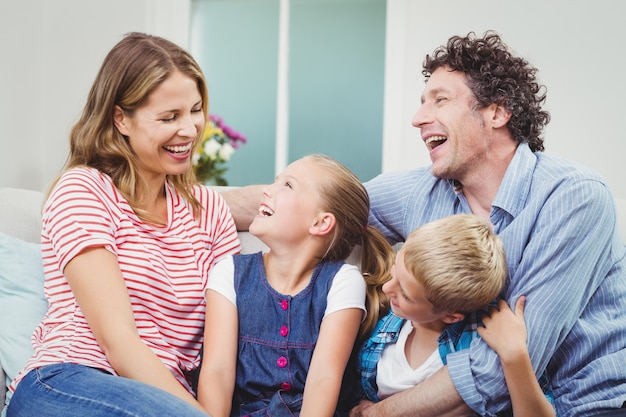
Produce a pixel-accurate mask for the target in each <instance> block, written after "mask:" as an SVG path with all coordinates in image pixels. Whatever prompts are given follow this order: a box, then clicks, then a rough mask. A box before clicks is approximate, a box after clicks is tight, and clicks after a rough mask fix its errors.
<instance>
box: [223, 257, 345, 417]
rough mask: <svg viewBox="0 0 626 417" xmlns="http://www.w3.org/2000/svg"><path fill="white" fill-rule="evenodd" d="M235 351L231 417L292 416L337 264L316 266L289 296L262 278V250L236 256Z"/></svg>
mask: <svg viewBox="0 0 626 417" xmlns="http://www.w3.org/2000/svg"><path fill="white" fill-rule="evenodd" d="M234 265H235V277H234V284H235V292H236V293H237V310H238V312H239V353H238V360H237V378H236V383H235V393H234V397H233V408H232V412H231V416H250V417H257V416H270V415H271V416H272V417H282V416H297V415H299V413H300V408H301V405H302V393H303V392H304V383H305V381H306V376H307V372H308V369H309V365H310V363H311V357H312V355H313V349H314V348H315V343H316V341H317V338H318V335H319V331H320V326H321V323H322V318H323V317H324V312H325V310H326V299H327V296H328V292H329V291H330V288H331V285H332V282H333V278H334V277H335V274H337V271H339V269H340V268H341V266H342V265H343V262H323V263H320V264H318V265H317V267H316V268H315V270H314V272H313V275H312V277H311V282H310V283H309V285H307V287H306V288H305V289H303V290H302V291H301V292H300V293H298V294H297V295H295V296H289V295H283V294H280V293H278V292H277V291H275V290H274V289H273V288H272V287H271V286H270V285H269V283H268V282H267V278H266V276H265V268H264V266H263V256H262V253H261V252H259V253H255V254H249V255H236V256H235V257H234Z"/></svg>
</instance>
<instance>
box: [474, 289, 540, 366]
mask: <svg viewBox="0 0 626 417" xmlns="http://www.w3.org/2000/svg"><path fill="white" fill-rule="evenodd" d="M525 302H526V297H525V296H523V295H522V296H520V297H519V298H518V299H517V302H516V303H515V313H513V311H511V309H510V308H509V305H508V304H507V303H506V301H505V300H500V301H498V308H496V307H490V308H489V314H488V315H486V316H485V317H483V324H484V327H478V334H479V335H480V337H481V338H482V339H483V340H484V341H485V342H487V344H488V345H489V346H490V347H491V348H492V349H493V350H494V351H495V352H496V353H497V354H498V356H500V360H501V361H507V360H514V359H516V357H517V356H518V355H520V354H526V353H527V351H528V349H527V347H526V336H527V334H526V324H525V323H524V304H525Z"/></svg>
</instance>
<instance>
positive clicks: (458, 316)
mask: <svg viewBox="0 0 626 417" xmlns="http://www.w3.org/2000/svg"><path fill="white" fill-rule="evenodd" d="M464 318H465V314H463V313H447V314H446V315H445V316H444V317H443V318H442V320H443V322H444V323H447V324H452V323H456V322H458V321H462V320H463V319H464Z"/></svg>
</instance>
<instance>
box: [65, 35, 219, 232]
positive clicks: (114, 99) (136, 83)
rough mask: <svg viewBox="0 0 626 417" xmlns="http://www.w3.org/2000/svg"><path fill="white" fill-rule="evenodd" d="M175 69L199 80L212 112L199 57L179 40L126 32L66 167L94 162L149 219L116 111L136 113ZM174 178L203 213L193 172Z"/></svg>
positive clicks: (96, 85) (75, 133) (97, 83)
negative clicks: (118, 108) (185, 48)
mask: <svg viewBox="0 0 626 417" xmlns="http://www.w3.org/2000/svg"><path fill="white" fill-rule="evenodd" d="M175 71H180V72H181V73H183V74H185V75H187V76H189V77H191V78H193V79H194V80H196V83H197V86H198V92H199V93H200V96H201V98H202V110H203V114H205V115H206V114H207V110H208V94H207V88H206V82H205V79H204V75H203V74H202V70H201V69H200V66H199V65H198V64H197V62H196V61H195V60H194V59H193V57H192V56H191V55H190V54H189V53H187V52H186V51H185V50H184V49H182V48H181V47H179V46H178V45H176V44H174V43H173V42H170V41H168V40H166V39H163V38H160V37H157V36H151V35H147V34H143V33H137V32H133V33H130V34H128V35H126V36H125V37H124V38H123V39H122V40H121V41H120V42H118V43H117V44H116V45H115V46H114V47H113V49H111V51H110V52H109V53H108V54H107V56H106V57H105V59H104V62H103V63H102V66H101V68H100V71H99V72H98V74H97V76H96V79H95V80H94V82H93V85H92V87H91V90H90V92H89V96H88V97H87V102H86V104H85V107H84V109H83V112H82V115H81V117H80V119H79V120H78V122H77V123H76V124H75V125H74V127H73V128H72V130H71V133H70V154H69V157H68V160H67V162H66V164H65V168H64V170H68V169H71V168H74V167H78V166H88V167H93V168H96V169H98V170H99V171H101V172H103V173H105V174H107V175H109V176H110V177H111V178H112V180H113V183H114V184H115V186H116V187H117V189H118V190H119V191H120V193H121V194H122V195H123V196H124V198H126V199H127V200H128V202H129V204H130V205H131V207H133V209H134V210H135V211H136V213H137V215H138V216H139V217H140V218H142V219H144V220H145V219H147V218H149V217H150V215H149V213H148V212H147V211H145V210H142V209H141V207H142V198H143V196H142V195H139V194H138V192H137V191H138V189H140V187H138V185H139V184H140V183H142V181H143V179H142V178H141V176H140V175H139V174H138V170H137V165H136V156H135V154H134V152H133V150H132V149H131V147H130V145H129V144H128V141H127V140H126V138H124V136H123V135H122V134H121V133H120V132H119V131H118V130H117V128H116V127H115V125H114V122H113V115H114V109H115V106H119V107H120V108H121V109H122V110H123V111H124V112H125V113H127V114H129V115H132V114H133V112H134V111H135V110H136V109H137V108H139V107H140V106H141V105H142V104H144V103H145V101H146V100H147V98H148V96H149V95H150V93H152V92H153V91H154V90H155V89H156V88H157V87H158V86H159V85H160V84H161V83H162V82H163V81H165V80H166V79H167V78H168V77H169V76H170V75H171V74H172V73H174V72H175ZM202 133H203V132H202V131H201V132H199V133H198V137H197V138H196V140H195V142H194V146H193V149H195V148H196V147H197V146H199V143H200V139H201V138H202ZM168 178H169V180H170V181H171V183H172V184H173V186H174V187H175V188H176V189H177V190H178V191H179V192H180V193H181V194H182V195H183V196H184V197H185V198H186V199H187V200H188V201H189V202H190V203H191V204H192V207H193V209H194V211H195V212H196V213H197V212H198V210H199V207H200V204H199V202H198V201H197V199H196V198H195V197H194V196H193V193H192V191H191V187H192V186H193V185H194V184H196V183H197V180H196V178H195V175H194V173H193V170H192V169H189V171H188V172H186V173H184V174H180V175H172V176H168Z"/></svg>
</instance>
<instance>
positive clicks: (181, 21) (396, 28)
mask: <svg viewBox="0 0 626 417" xmlns="http://www.w3.org/2000/svg"><path fill="white" fill-rule="evenodd" d="M190 2H191V0H108V1H96V0H29V1H22V0H0V126H2V133H0V187H2V186H11V187H24V188H30V189H35V190H45V189H46V188H47V186H48V184H49V182H50V181H51V180H52V178H54V176H55V175H56V174H57V173H58V171H59V170H60V169H61V167H62V165H63V163H64V161H65V157H66V155H67V151H68V145H67V142H68V139H67V138H68V133H69V129H70V128H71V126H72V124H73V123H74V122H75V120H76V118H77V117H78V115H79V113H80V111H81V110H82V106H83V105H84V100H85V97H86V95H87V93H88V90H89V87H90V85H91V83H92V81H93V79H94V77H95V75H96V71H97V70H98V68H99V66H100V64H101V62H102V59H103V58H104V55H105V54H106V53H107V52H108V50H109V49H110V48H111V47H112V46H113V45H114V44H115V43H116V42H117V41H118V40H119V39H121V37H122V35H123V34H124V33H126V32H129V31H146V32H151V33H154V34H157V35H161V36H164V37H167V38H169V39H172V40H173V41H175V42H177V43H179V44H181V45H182V46H184V47H187V44H188V33H189V10H190ZM625 14H626V2H622V1H621V0H597V1H594V2H590V1H588V0H551V1H549V2H547V1H545V0H525V1H523V2H520V1H513V0H480V1H474V2H466V1H461V0H441V1H439V2H430V1H422V0H388V8H387V19H388V24H387V31H388V38H387V58H386V80H385V115H384V120H385V122H384V124H385V125H384V155H383V170H392V169H398V168H403V167H414V166H423V165H428V164H429V163H430V161H429V158H428V155H427V153H426V151H425V149H424V148H423V145H422V144H421V140H420V139H419V131H418V130H417V129H414V128H413V127H411V125H410V121H411V117H412V115H413V113H414V112H415V110H417V108H418V105H419V96H420V94H421V91H422V88H423V79H422V76H421V62H422V60H423V57H424V56H425V54H427V53H429V52H432V50H433V49H434V48H435V47H436V46H439V45H441V44H443V43H445V41H446V40H447V39H448V38H449V37H450V36H451V35H453V34H466V33H467V32H468V31H470V30H473V31H475V32H477V33H479V34H481V33H482V32H484V31H485V30H486V29H495V30H497V31H499V32H500V33H501V34H502V36H503V38H504V39H505V41H506V42H507V43H508V44H509V45H510V46H511V47H513V48H514V49H515V50H516V51H517V52H518V53H519V54H521V55H523V56H524V57H526V58H527V59H529V60H530V61H531V63H532V64H534V65H535V66H537V67H538V68H539V70H540V71H539V74H538V75H539V77H540V79H541V80H542V81H543V82H544V83H545V84H546V85H547V87H548V101H547V103H546V107H547V110H549V111H550V112H551V114H552V121H551V123H550V125H549V126H548V128H547V130H546V135H545V138H546V149H547V152H549V153H554V154H558V155H562V156H564V157H567V158H569V159H572V160H576V161H579V162H581V163H583V164H585V165H588V166H590V167H592V168H594V169H596V170H597V171H599V172H600V173H601V174H602V175H603V177H604V178H605V179H606V181H607V183H608V184H609V187H611V189H612V190H613V192H614V194H615V195H616V196H617V197H621V198H626V184H625V182H624V180H623V177H624V176H625V175H624V174H626V169H624V166H625V165H626V144H625V143H626V140H624V139H623V133H622V129H621V128H622V118H623V117H626V102H625V100H626V81H625V80H624V76H623V75H622V74H621V72H622V71H621V70H622V69H623V68H625V67H626V57H625V55H626V54H625V53H624V52H625V51H624V49H625V48H624V45H626V29H624V26H623V16H624V15H625Z"/></svg>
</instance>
